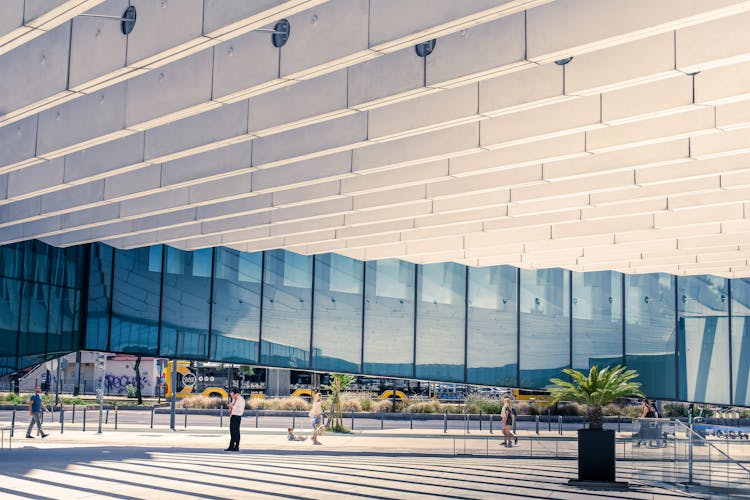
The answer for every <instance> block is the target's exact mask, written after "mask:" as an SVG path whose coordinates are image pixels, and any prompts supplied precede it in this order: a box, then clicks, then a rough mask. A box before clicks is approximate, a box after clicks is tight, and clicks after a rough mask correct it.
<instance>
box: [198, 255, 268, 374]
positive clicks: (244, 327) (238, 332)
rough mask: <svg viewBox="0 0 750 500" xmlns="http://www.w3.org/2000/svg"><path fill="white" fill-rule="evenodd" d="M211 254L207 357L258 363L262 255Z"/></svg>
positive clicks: (234, 361)
mask: <svg viewBox="0 0 750 500" xmlns="http://www.w3.org/2000/svg"><path fill="white" fill-rule="evenodd" d="M214 254H215V257H214V258H215V260H216V263H215V273H216V275H215V277H214V297H213V310H212V321H211V356H210V358H211V359H212V360H215V361H225V362H232V363H258V336H259V334H260V286H261V278H262V274H261V273H262V262H263V253H262V252H256V253H245V252H238V251H237V250H231V249H229V248H216V249H215V252H214Z"/></svg>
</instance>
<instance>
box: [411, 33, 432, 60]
mask: <svg viewBox="0 0 750 500" xmlns="http://www.w3.org/2000/svg"><path fill="white" fill-rule="evenodd" d="M436 43H437V40H435V39H434V38H433V39H432V40H428V41H426V42H422V43H418V44H417V45H415V46H414V50H416V51H417V55H418V56H419V57H427V56H429V55H430V54H432V51H433V50H435V44H436Z"/></svg>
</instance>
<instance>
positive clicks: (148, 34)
mask: <svg viewBox="0 0 750 500" xmlns="http://www.w3.org/2000/svg"><path fill="white" fill-rule="evenodd" d="M130 4H131V5H133V6H134V7H135V8H136V11H137V13H138V20H137V22H136V25H135V28H134V29H133V31H132V32H131V33H130V35H128V49H127V64H128V65H131V64H135V63H138V62H141V61H143V60H145V59H147V58H149V57H151V56H153V55H155V54H158V53H160V52H162V51H164V50H167V49H170V48H172V47H174V46H179V45H180V44H182V43H184V42H187V41H189V40H192V39H194V38H196V37H198V36H200V35H201V33H202V31H203V0H180V1H179V2H175V1H171V2H170V1H168V0H164V1H160V2H154V1H153V0H130Z"/></svg>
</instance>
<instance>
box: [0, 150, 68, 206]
mask: <svg viewBox="0 0 750 500" xmlns="http://www.w3.org/2000/svg"><path fill="white" fill-rule="evenodd" d="M64 168H65V162H64V160H63V158H56V159H54V160H51V161H48V162H44V163H40V164H39V165H34V166H32V167H28V168H24V169H22V170H16V171H13V172H10V173H9V174H8V198H12V197H16V196H21V195H24V194H27V193H30V192H33V191H39V190H44V189H46V188H50V187H52V186H54V185H55V184H60V183H62V181H63V171H64Z"/></svg>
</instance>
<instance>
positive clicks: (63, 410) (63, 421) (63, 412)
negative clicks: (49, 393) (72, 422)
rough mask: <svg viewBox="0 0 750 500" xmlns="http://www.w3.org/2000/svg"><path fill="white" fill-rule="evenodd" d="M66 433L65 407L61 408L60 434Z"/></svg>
mask: <svg viewBox="0 0 750 500" xmlns="http://www.w3.org/2000/svg"><path fill="white" fill-rule="evenodd" d="M63 432H65V407H64V406H60V434H62V433H63Z"/></svg>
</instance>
